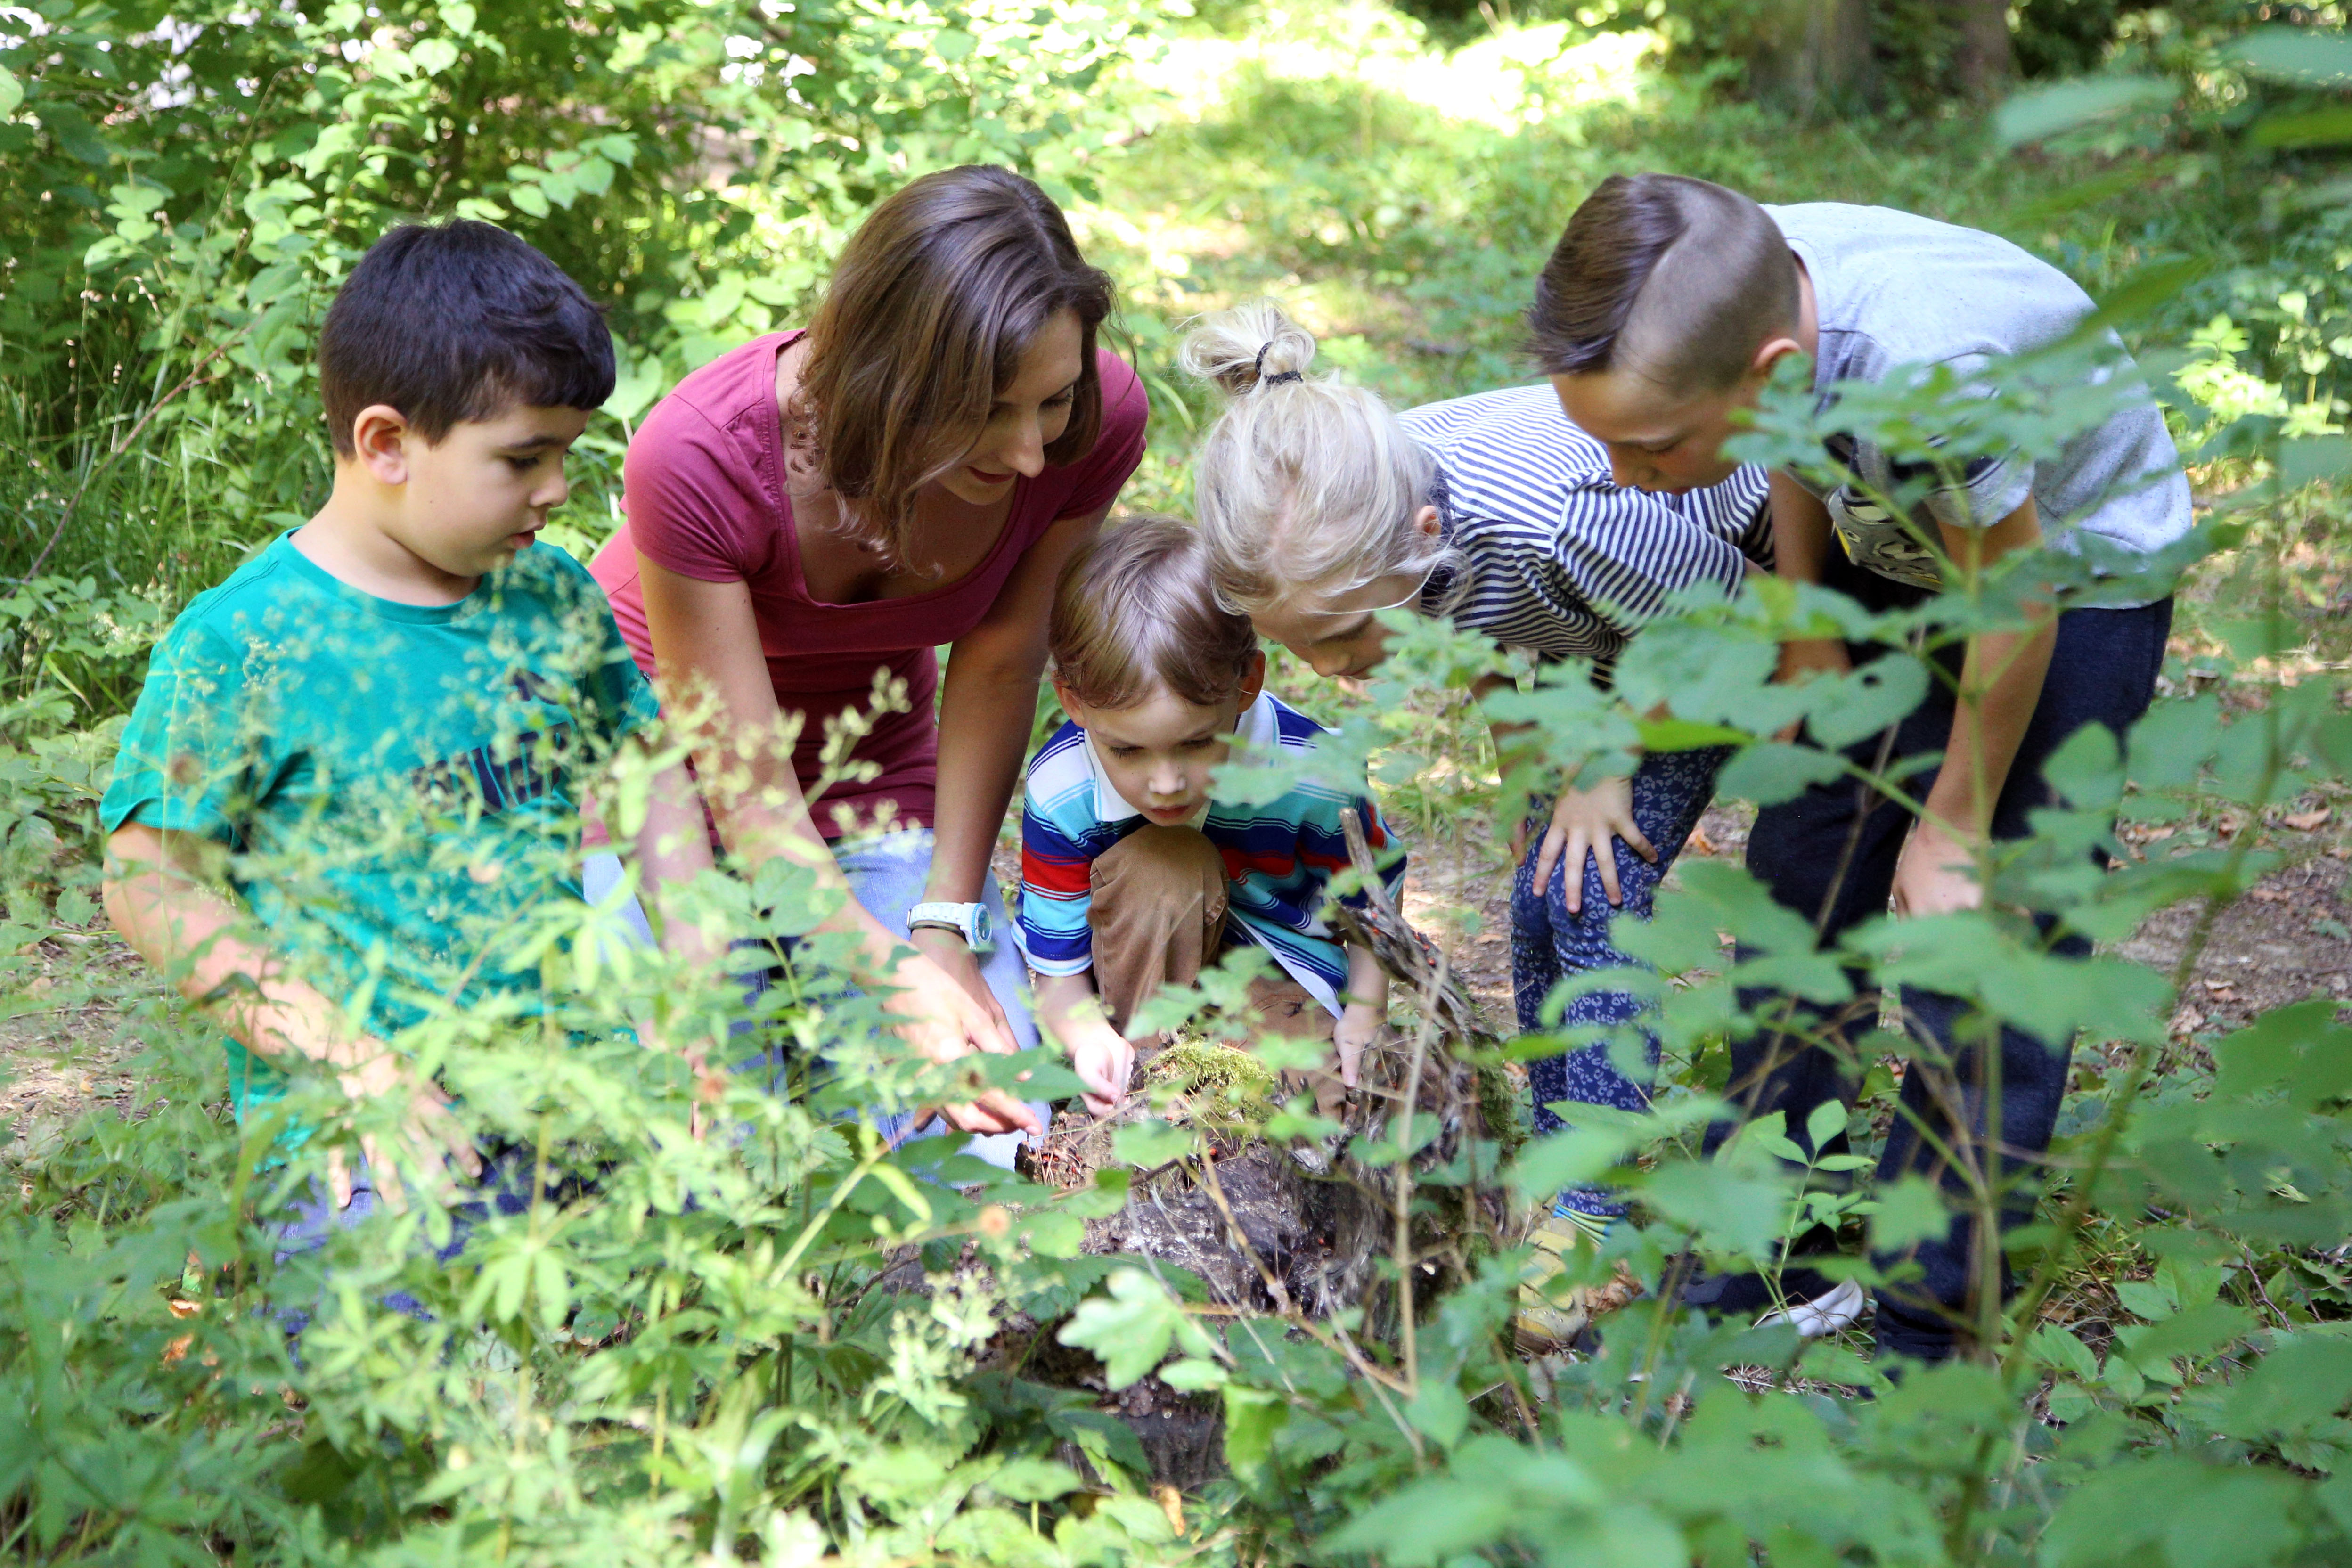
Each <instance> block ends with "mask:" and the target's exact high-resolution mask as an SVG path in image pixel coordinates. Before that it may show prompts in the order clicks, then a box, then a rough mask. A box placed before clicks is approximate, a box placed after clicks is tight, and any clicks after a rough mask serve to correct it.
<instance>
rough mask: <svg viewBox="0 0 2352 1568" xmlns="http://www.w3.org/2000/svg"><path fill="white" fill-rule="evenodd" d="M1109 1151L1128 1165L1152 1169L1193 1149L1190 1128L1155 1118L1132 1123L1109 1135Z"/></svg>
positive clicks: (1180, 1157)
mask: <svg viewBox="0 0 2352 1568" xmlns="http://www.w3.org/2000/svg"><path fill="white" fill-rule="evenodd" d="M1110 1146H1111V1152H1113V1153H1114V1154H1116V1155H1118V1158H1119V1159H1120V1160H1121V1161H1122V1162H1124V1163H1127V1164H1129V1165H1133V1166H1135V1167H1137V1168H1138V1169H1139V1170H1146V1171H1149V1170H1152V1169H1154V1168H1156V1167H1158V1166H1160V1165H1164V1164H1166V1163H1168V1162H1169V1161H1171V1160H1181V1159H1182V1158H1183V1157H1184V1156H1185V1155H1187V1154H1189V1153H1191V1152H1192V1129H1190V1128H1188V1127H1174V1126H1171V1125H1170V1124H1169V1123H1167V1122H1165V1121H1159V1120H1157V1119H1156V1118H1155V1119H1152V1120H1150V1121H1138V1122H1134V1123H1131V1124H1130V1125H1129V1126H1126V1127H1122V1128H1120V1129H1119V1130H1118V1131H1117V1132H1115V1133H1113V1134H1112V1135H1111V1141H1110Z"/></svg>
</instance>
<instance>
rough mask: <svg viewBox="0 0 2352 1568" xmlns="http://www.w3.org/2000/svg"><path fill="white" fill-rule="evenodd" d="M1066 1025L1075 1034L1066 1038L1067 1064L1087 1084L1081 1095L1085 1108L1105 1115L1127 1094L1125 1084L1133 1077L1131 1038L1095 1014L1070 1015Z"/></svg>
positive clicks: (1099, 1115) (1091, 1113) (1133, 1062)
mask: <svg viewBox="0 0 2352 1568" xmlns="http://www.w3.org/2000/svg"><path fill="white" fill-rule="evenodd" d="M1068 1027H1069V1028H1070V1029H1071V1031H1072V1032H1073V1033H1074V1034H1076V1039H1074V1040H1072V1041H1071V1042H1070V1066H1071V1068H1073V1069H1074V1070H1075V1071H1076V1073H1077V1075H1078V1078H1079V1080H1080V1081H1081V1082H1083V1083H1084V1084H1085V1085H1086V1086H1087V1092H1086V1094H1085V1095H1084V1096H1083V1098H1084V1099H1085V1100H1086V1102H1087V1112H1088V1114H1090V1115H1093V1116H1096V1117H1105V1116H1108V1115H1110V1114H1111V1113H1112V1112H1114V1111H1116V1110H1118V1105H1119V1101H1120V1100H1125V1099H1126V1098H1127V1086H1128V1084H1129V1081H1130V1080H1131V1079H1133V1078H1134V1077H1135V1042H1134V1041H1132V1040H1130V1039H1129V1038H1128V1037H1126V1036H1125V1035H1122V1034H1120V1033H1119V1032H1118V1030H1117V1029H1114V1028H1112V1027H1111V1026H1110V1021H1109V1020H1108V1019H1107V1018H1104V1017H1102V1016H1100V1015H1099V1014H1097V1016H1095V1017H1093V1018H1091V1019H1084V1020H1081V1019H1073V1020H1071V1022H1070V1024H1069V1025H1068Z"/></svg>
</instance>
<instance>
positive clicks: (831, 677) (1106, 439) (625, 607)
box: [589, 332, 1150, 837]
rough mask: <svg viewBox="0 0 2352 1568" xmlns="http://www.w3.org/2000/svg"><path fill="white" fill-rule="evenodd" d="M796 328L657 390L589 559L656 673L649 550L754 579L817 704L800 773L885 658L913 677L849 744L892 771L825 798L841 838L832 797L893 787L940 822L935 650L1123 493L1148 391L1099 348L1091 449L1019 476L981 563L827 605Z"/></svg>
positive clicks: (766, 617) (781, 654) (802, 702)
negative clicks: (790, 463) (815, 570)
mask: <svg viewBox="0 0 2352 1568" xmlns="http://www.w3.org/2000/svg"><path fill="white" fill-rule="evenodd" d="M799 335H800V334H799V333H797V332H777V333H773V334H771V335H770V336H768V337H764V338H761V339H759V340H757V341H756V342H750V343H746V344H745V345H743V347H741V348H740V349H737V350H735V351H734V352H733V353H728V354H723V355H721V356H720V357H719V358H718V359H716V360H713V361H712V362H711V363H709V364H707V365H704V366H703V367H702V368H701V369H700V370H698V371H696V372H695V373H694V374H692V375H689V376H688V377H687V378H686V379H685V380H684V381H682V382H680V383H678V384H677V389H676V390H675V391H673V392H671V393H670V395H668V396H667V397H665V398H663V399H662V401H661V403H660V404H659V405H658V406H656V408H655V409H654V411H653V413H652V414H650V415H648V416H646V422H645V424H644V425H642V426H639V427H638V429H637V432H636V436H635V439H634V440H632V441H631V442H630V443H629V451H628V456H627V458H625V460H624V462H623V465H622V470H621V477H622V503H621V504H622V506H623V509H624V510H625V511H626V512H627V514H628V521H626V522H625V523H624V524H623V525H622V528H621V531H619V532H618V533H615V534H614V536H613V537H612V538H611V539H610V540H608V541H607V542H605V544H604V548H603V549H602V550H599V551H598V552H596V558H595V560H594V561H593V562H591V563H590V564H589V570H590V571H592V572H593V573H594V574H595V575H596V581H597V582H599V583H601V584H604V592H605V594H606V595H608V596H609V597H610V598H611V599H612V601H613V618H614V620H616V621H618V622H619V623H620V626H621V635H622V636H623V637H625V638H627V639H628V644H629V649H630V651H631V652H632V653H634V654H635V656H636V660H637V668H640V669H642V670H644V671H645V672H646V675H647V676H651V675H653V674H654V673H655V669H654V650H653V640H652V638H651V637H650V636H649V635H648V634H647V632H646V600H645V589H644V585H643V584H641V583H640V582H639V581H638V577H637V555H638V552H644V554H645V556H646V559H647V560H650V561H654V562H656V563H659V564H660V565H662V566H664V567H666V568H667V569H668V570H670V571H672V572H675V573H677V574H678V575H680V576H682V577H692V578H695V579H697V580H698V581H701V582H705V583H729V582H739V581H740V582H741V583H744V584H748V585H749V586H750V588H751V609H752V614H753V615H754V616H756V617H757V619H758V622H759V626H760V649H761V652H762V653H763V654H765V655H766V656H767V660H768V678H769V679H771V680H772V681H773V682H774V683H775V688H776V701H777V704H778V705H779V706H780V707H782V709H783V710H784V711H786V712H787V713H793V712H798V713H801V714H803V715H804V718H803V722H802V727H801V734H800V741H799V744H798V746H797V747H796V748H795V750H794V752H793V770H794V771H795V772H796V773H798V774H799V775H800V781H801V784H802V787H803V788H807V787H809V786H810V785H811V784H813V783H814V780H815V779H816V777H817V775H818V773H819V772H820V764H819V760H818V758H819V753H820V752H822V751H823V749H824V740H825V735H824V721H826V720H827V719H829V718H831V717H833V716H834V715H835V714H836V713H840V712H843V711H845V710H864V709H866V707H867V705H868V703H869V701H870V700H871V697H872V694H873V689H874V672H875V671H876V670H877V668H886V669H887V670H888V671H889V672H890V673H891V674H892V675H894V676H898V677H901V678H903V679H905V680H906V682H907V698H908V702H909V704H910V705H911V706H910V708H909V710H908V711H907V712H904V713H893V714H888V715H886V716H885V717H883V718H882V719H881V720H880V721H878V722H877V724H876V725H875V727H874V730H873V731H872V732H871V733H870V734H868V735H866V737H864V738H863V739H862V740H860V741H859V742H858V743H857V746H856V752H854V755H855V756H856V758H857V759H858V760H859V761H862V762H869V763H874V764H876V765H877V767H878V768H879V769H880V772H879V773H877V775H876V776H875V777H874V778H872V779H870V780H866V781H865V782H862V783H841V784H835V785H834V786H833V787H832V788H831V789H829V790H827V791H826V792H825V794H824V796H823V798H822V799H820V800H818V801H816V802H814V803H813V804H814V806H815V809H816V819H817V822H818V824H819V826H821V827H822V828H823V829H824V831H825V833H826V834H827V835H828V837H829V836H831V835H832V833H833V832H834V831H835V817H834V808H835V807H836V806H840V805H848V806H851V807H854V808H855V809H856V814H857V820H858V821H859V822H861V823H862V822H866V821H869V820H871V819H872V816H873V815H874V813H875V811H876V809H877V807H878V806H879V805H881V804H882V803H883V802H885V801H887V802H890V803H892V804H893V805H895V807H896V810H897V815H898V818H899V819H900V820H906V819H912V820H913V821H916V822H919V823H921V824H923V825H925V826H929V823H930V821H931V809H932V803H933V800H934V798H935V796H936V795H937V790H938V782H939V755H940V746H939V721H938V719H937V717H936V715H935V712H934V709H935V706H936V698H937V694H938V690H939V678H940V672H939V661H938V658H936V656H935V655H934V654H933V652H932V649H933V648H934V647H937V646H939V645H940V644H943V643H952V642H954V641H955V640H956V639H957V638H958V637H962V636H963V635H964V634H965V633H967V632H969V631H971V629H972V628H973V627H974V626H978V625H979V624H980V622H981V619H982V616H986V615H987V614H988V611H989V609H990V607H991V606H992V605H994V604H995V603H996V597H997V595H998V594H999V592H1001V591H1002V590H1003V586H1004V583H1005V579H1006V578H1008V577H1010V576H1011V575H1012V574H1013V567H1014V565H1016V564H1017V563H1019V562H1020V560H1021V558H1022V557H1023V556H1024V554H1026V553H1027V552H1028V551H1029V547H1030V546H1031V545H1033V544H1034V543H1036V542H1037V541H1038V539H1039V538H1040V537H1041V536H1043V535H1044V533H1045V531H1046V530H1047V529H1049V528H1051V527H1052V526H1053V525H1054V524H1055V522H1056V521H1059V520H1061V519H1063V518H1066V517H1084V516H1087V514H1089V513H1092V512H1097V511H1100V510H1103V509H1104V508H1105V507H1107V506H1108V505H1109V504H1110V503H1111V501H1112V500H1114V499H1115V498H1116V497H1117V496H1118V491H1119V487H1120V486H1121V485H1124V484H1125V483H1126V482H1127V479H1128V476H1129V475H1130V474H1132V473H1133V472H1135V466H1136V464H1137V463H1139V462H1140V461H1141V460H1142V458H1143V434H1144V425H1145V422H1146V420H1147V419H1148V418H1149V417H1150V404H1149V403H1148V402H1147V400H1146V399H1145V397H1144V393H1143V384H1142V383H1141V382H1140V381H1139V380H1138V379H1137V377H1136V374H1135V372H1134V371H1133V370H1131V369H1129V367H1128V365H1127V363H1126V362H1125V361H1123V360H1121V359H1119V358H1118V356H1117V355H1116V354H1113V353H1109V352H1108V350H1104V351H1099V359H1098V364H1099V367H1100V374H1101V380H1102V402H1103V413H1102V427H1101V432H1100V434H1099V435H1098V436H1097V437H1096V440H1095V444H1094V448H1093V450H1091V451H1090V452H1088V453H1087V455H1086V456H1085V457H1083V458H1079V459H1078V460H1077V461H1076V462H1075V463H1072V464H1070V465H1068V466H1067V467H1066V468H1053V467H1048V468H1046V469H1045V472H1043V473H1041V474H1039V475H1038V476H1037V477H1036V478H1035V479H1020V480H1018V481H1016V482H1015V483H1014V485H1013V510H1012V513H1011V515H1010V516H1009V517H1008V518H1007V519H1006V520H1005V523H1004V530H1003V532H1002V533H1001V534H999V535H998V536H997V541H996V544H995V546H994V548H992V550H990V551H989V552H988V554H987V555H986V556H985V557H983V558H982V561H981V563H980V564H979V565H978V566H975V567H974V568H972V570H971V572H969V573H968V574H965V575H964V576H963V577H961V578H960V579H959V580H957V581H956V582H954V583H952V584H949V585H948V586H946V587H944V588H940V589H936V590H933V591H931V592H929V593H922V594H912V595H907V596H906V597H904V598H898V599H877V600H873V601H870V602H868V603H866V604H858V605H831V604H824V603H821V602H820V601H818V600H816V599H814V598H813V597H811V596H810V594H809V591H808V584H807V583H806V582H805V581H804V580H803V577H802V575H801V557H800V536H799V534H798V532H797V531H795V530H794V528H793V506H792V501H791V500H790V499H789V498H788V496H787V495H786V493H785V490H784V441H783V429H782V418H781V416H780V415H779V414H778V411H777V408H776V356H777V355H778V354H779V353H782V351H783V349H784V348H785V347H787V346H788V345H789V344H790V343H792V342H793V340H794V339H796V338H797V337H799Z"/></svg>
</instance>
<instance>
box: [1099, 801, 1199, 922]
mask: <svg viewBox="0 0 2352 1568" xmlns="http://www.w3.org/2000/svg"><path fill="white" fill-rule="evenodd" d="M1092 877H1093V891H1094V909H1095V913H1096V914H1097V917H1100V918H1103V919H1111V918H1116V917H1117V916H1118V915H1119V914H1121V913H1124V912H1128V911H1130V910H1140V909H1145V908H1148V909H1150V910H1153V911H1155V912H1157V913H1159V914H1160V918H1162V919H1165V920H1167V921H1171V922H1176V921H1187V920H1193V921H1198V920H1209V919H1216V920H1222V919H1223V917H1224V913H1225V858H1224V856H1223V853H1222V852H1221V851H1220V850H1219V849H1218V848H1217V847H1216V846H1215V845H1214V844H1212V843H1210V842H1209V840H1208V837H1207V836H1206V835H1204V834H1202V833H1201V832H1199V831H1198V830H1196V829H1194V828H1190V827H1162V826H1159V825H1157V824H1149V825H1147V826H1142V827H1139V828H1137V829H1136V830H1135V831H1134V832H1133V833H1130V834H1129V835H1128V836H1127V837H1124V838H1122V839H1120V840H1119V841H1118V843H1117V844H1114V845H1112V846H1111V847H1109V848H1108V849H1106V850H1104V851H1103V852H1102V854H1101V855H1099V856H1097V858H1096V859H1095V863H1094V868H1093V872H1092Z"/></svg>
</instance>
